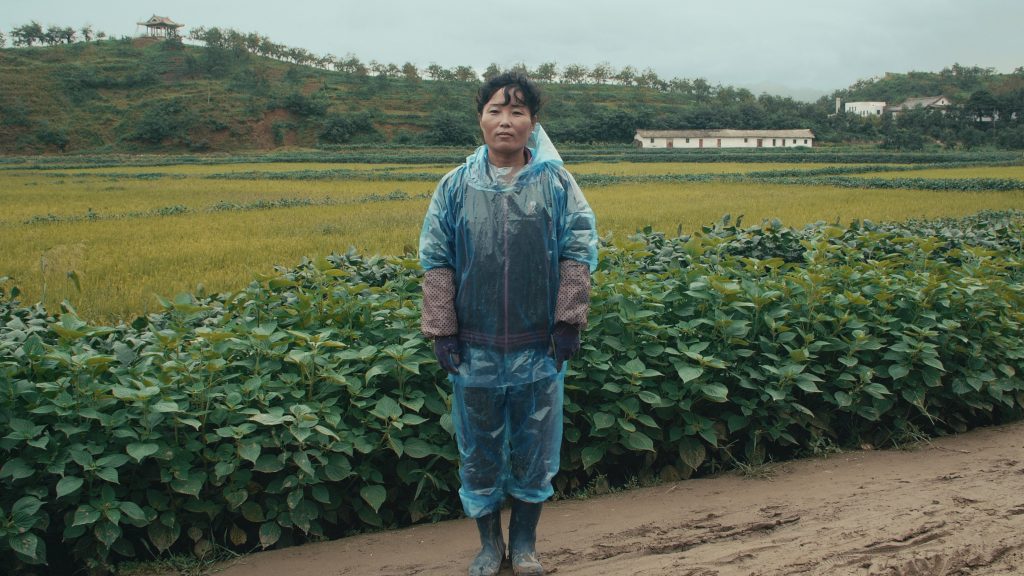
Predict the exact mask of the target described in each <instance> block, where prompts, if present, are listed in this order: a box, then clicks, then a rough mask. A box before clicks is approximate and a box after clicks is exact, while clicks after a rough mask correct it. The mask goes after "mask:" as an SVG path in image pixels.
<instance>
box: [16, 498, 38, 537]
mask: <svg viewBox="0 0 1024 576" xmlns="http://www.w3.org/2000/svg"><path fill="white" fill-rule="evenodd" d="M42 506H43V502H42V501H41V500H39V498H36V497H35V496H22V497H21V498H19V499H18V501H17V502H15V503H14V506H12V507H11V519H12V521H13V523H14V525H15V526H16V527H18V528H21V529H28V528H31V527H32V525H33V524H35V522H36V519H35V518H34V516H35V514H36V512H38V511H39V509H40V508H41V507H42Z"/></svg>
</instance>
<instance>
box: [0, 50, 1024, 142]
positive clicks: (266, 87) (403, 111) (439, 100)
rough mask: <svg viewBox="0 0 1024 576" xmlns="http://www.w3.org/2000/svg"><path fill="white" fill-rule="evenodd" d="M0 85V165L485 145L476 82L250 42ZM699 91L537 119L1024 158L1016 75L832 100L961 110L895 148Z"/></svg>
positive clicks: (811, 110)
mask: <svg viewBox="0 0 1024 576" xmlns="http://www.w3.org/2000/svg"><path fill="white" fill-rule="evenodd" d="M682 84H683V85H686V83H685V82H683V83H682ZM0 85H2V86H3V87H4V90H2V91H0V154H39V153H47V152H91V153H107V152H127V153H134V152H167V151H170V152H183V151H193V152H211V151H212V152H236V151H246V150H268V149H273V148H280V147H307V148H308V147H327V148H330V147H331V146H334V145H345V144H359V143H374V144H379V143H384V144H403V145H407V144H413V145H417V144H420V145H439V144H445V145H456V146H465V145H472V144H475V143H476V142H477V141H478V138H479V137H478V134H477V133H478V129H477V127H476V122H475V117H474V114H473V104H472V103H473V96H474V92H475V89H476V86H477V82H475V81H471V82H462V81H456V80H427V79H409V78H405V77H382V76H373V75H367V74H366V70H365V68H364V69H363V71H362V73H358V72H352V71H334V70H327V69H323V68H317V67H313V66H309V65H299V64H294V63H291V62H287V61H284V60H281V59H272V58H268V57H265V56H259V55H257V54H254V53H252V52H250V51H249V50H247V49H245V48H244V47H238V48H231V47H225V45H221V46H217V45H215V46H213V47H204V46H190V45H185V44H183V43H181V42H180V41H162V40H156V39H153V38H136V39H132V38H123V39H119V40H102V41H96V42H79V43H74V44H58V45H55V46H48V47H27V48H9V49H0ZM695 85H696V82H695V83H693V84H692V85H689V86H690V88H689V89H680V88H679V86H676V85H675V83H674V82H673V83H668V84H665V85H664V86H663V87H662V89H656V88H650V87H642V86H639V85H630V86H624V85H619V84H607V83H605V84H595V83H548V84H545V85H544V88H545V90H546V94H547V100H548V105H547V106H546V108H545V111H544V112H543V114H542V119H543V121H544V124H545V127H546V128H547V130H548V132H549V133H551V135H552V137H553V138H555V139H556V140H557V141H559V142H561V143H566V142H576V143H591V142H602V143H609V144H621V145H628V144H629V143H630V142H631V141H632V137H633V134H634V132H635V130H636V129H637V128H654V129H672V128H741V129H771V128H783V129H788V128H810V129H812V130H814V132H815V133H816V135H817V136H818V142H819V143H825V144H829V143H850V142H856V143H865V144H878V143H884V142H890V141H891V142H890V143H895V144H892V146H895V147H907V148H919V147H920V146H923V145H924V144H925V143H936V144H941V145H942V146H945V147H965V148H973V147H979V146H992V145H998V146H1001V147H1008V148H1021V147H1024V130H1021V129H1020V127H1019V126H1018V124H1019V123H1018V122H1017V119H1019V118H1020V117H1021V116H1022V114H1021V112H1024V72H1021V70H1020V69H1018V70H1017V71H1015V72H1014V73H1012V74H996V73H995V72H993V71H992V70H991V69H984V68H977V67H969V68H968V67H961V66H959V65H954V66H953V67H952V68H948V69H945V70H943V71H941V72H938V73H929V72H911V73H908V74H887V75H885V76H884V77H881V78H874V79H869V80H862V81H859V82H857V83H856V84H854V85H853V86H851V87H849V88H848V89H845V90H839V91H837V92H836V93H835V95H837V96H841V97H843V98H844V99H846V100H851V99H853V100H857V99H867V100H885V101H889V102H900V101H902V100H903V99H905V98H907V97H911V96H921V95H933V94H940V93H942V94H946V95H947V96H950V97H951V98H953V99H954V102H955V103H956V105H957V111H962V112H963V113H957V114H952V115H949V116H948V117H946V118H942V119H932V120H929V121H928V122H924V123H923V124H921V125H920V126H917V125H914V123H907V124H906V125H905V126H903V127H904V128H909V129H911V130H912V131H913V132H915V133H918V134H921V135H922V136H921V137H920V138H917V140H919V141H920V142H919V143H918V144H916V145H915V146H904V145H902V144H900V143H901V142H902V140H901V139H900V138H897V136H899V134H894V133H893V130H892V127H886V126H879V125H878V124H879V123H878V122H869V121H864V120H862V119H860V118H857V117H855V118H846V117H844V116H840V117H832V118H830V117H829V114H830V113H831V112H832V111H833V110H834V102H833V101H832V100H831V99H829V98H822V99H821V100H819V101H818V102H816V103H813V104H809V103H802V102H796V101H794V100H792V99H789V98H782V97H776V96H771V95H767V94H762V95H759V96H755V95H754V94H751V93H750V92H749V91H747V90H743V89H735V88H732V87H729V86H714V87H712V86H708V85H707V84H706V83H704V85H703V86H704V88H705V89H704V90H696V89H694V86H695ZM992 110H996V111H998V113H999V114H1001V117H1002V118H1005V119H1012V121H1010V122H1009V124H1008V125H1007V126H999V127H998V128H1000V130H999V131H998V132H1000V133H999V134H997V133H996V132H997V131H995V130H992V131H990V130H989V129H990V128H993V126H989V125H988V124H985V123H979V122H977V121H976V120H975V119H976V118H978V117H981V116H985V115H991V113H992ZM1004 128H1010V130H1009V131H1007V130H1005V129H1004ZM989 132H991V133H989ZM903 140H906V138H903ZM892 146H890V147H892Z"/></svg>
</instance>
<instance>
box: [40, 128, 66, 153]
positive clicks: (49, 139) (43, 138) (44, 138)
mask: <svg viewBox="0 0 1024 576" xmlns="http://www.w3.org/2000/svg"><path fill="white" fill-rule="evenodd" d="M36 138H37V139H38V140H39V143H40V144H42V145H43V146H46V147H48V148H56V149H57V150H58V151H60V152H63V151H64V150H65V149H66V148H67V146H68V142H70V141H71V138H70V137H69V136H68V132H67V130H66V129H64V128H61V127H56V126H51V125H50V124H49V123H46V124H44V125H42V126H40V127H39V129H38V130H36Z"/></svg>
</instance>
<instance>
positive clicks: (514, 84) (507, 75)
mask: <svg viewBox="0 0 1024 576" xmlns="http://www.w3.org/2000/svg"><path fill="white" fill-rule="evenodd" d="M502 89H504V92H505V104H508V103H509V102H511V101H512V98H514V97H515V93H516V92H519V93H520V94H522V103H523V104H524V105H525V106H526V107H527V108H529V109H530V116H536V115H537V114H539V113H540V106H541V94H540V86H537V83H536V82H534V81H533V80H530V78H529V77H528V76H527V75H526V74H523V73H522V72H514V71H509V72H502V73H501V74H498V75H497V76H495V77H494V78H491V79H490V80H488V81H487V82H484V85H483V86H481V87H480V90H479V91H478V92H477V94H476V113H477V114H483V113H484V106H486V105H487V103H488V102H490V101H491V98H493V97H494V93H495V92H497V91H498V90H502Z"/></svg>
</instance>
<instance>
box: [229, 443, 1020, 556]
mask: <svg viewBox="0 0 1024 576" xmlns="http://www.w3.org/2000/svg"><path fill="white" fill-rule="evenodd" d="M505 520H506V522H507V511H506V518H505ZM476 547H477V537H476V530H475V525H474V524H473V522H472V521H470V520H454V521H450V522H442V523H439V524H433V525H424V526H415V527H412V528H408V529H404V530H398V531H394V532H385V533H379V534H370V535H364V536H358V537H354V538H348V539H344V540H340V541H335V542H328V543H322V544H314V545H308V546H301V547H296V548H289V549H284V550H276V551H271V552H265V553H260V554H253V555H251V556H247V557H244V558H242V559H240V560H237V561H235V562H233V563H231V564H228V565H225V566H222V567H221V568H222V570H220V571H219V572H217V573H218V574H221V575H224V576H243V575H244V576H278V575H282V576H314V575H316V576H341V575H368V574H386V575H395V576H397V575H408V574H423V575H426V574H456V575H461V574H465V573H466V567H467V566H468V563H469V561H470V560H471V559H472V557H473V555H474V554H475V552H476ZM537 548H538V551H539V552H540V553H541V556H542V559H543V560H544V562H545V566H546V567H547V568H548V570H549V573H553V574H558V575H559V576H571V575H587V576H602V575H603V576H620V575H626V574H644V575H652V576H661V575H666V576H667V575H673V576H726V575H733V574H735V575H758V576H768V575H790V574H797V575H825V574H828V575H844V574H871V575H883V574H884V575H901V576H943V575H955V574H956V575H959V574H971V575H995V574H999V575H1006V574H1024V423H1017V424H1013V425H1007V426H1000V427H995V428H987V429H981V430H977V431H974V432H971V433H968V434H965V435H962V436H958V437H950V438H943V439H938V440H934V441H932V442H931V443H930V444H923V445H921V446H920V447H918V448H916V449H914V450H909V451H862V452H850V453H843V454H836V455H832V456H829V457H827V458H821V459H811V460H801V461H797V462H790V463H786V464H782V465H777V466H776V467H774V468H773V469H772V473H771V474H770V475H769V476H768V477H767V478H752V477H741V476H739V475H735V474H727V475H723V476H719V477H715V478H705V479H697V480H688V481H684V482H679V483H674V484H666V485H662V486H658V487H654V488H645V489H640V490H634V491H630V492H626V493H619V494H613V495H608V496H602V497H597V498H593V499H589V500H585V501H562V502H555V503H552V504H549V505H548V506H546V507H545V509H544V515H543V517H542V518H541V525H540V529H539V537H538V542H537ZM511 573H512V571H511V569H508V568H506V569H505V570H503V571H502V574H503V575H505V574H511Z"/></svg>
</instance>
